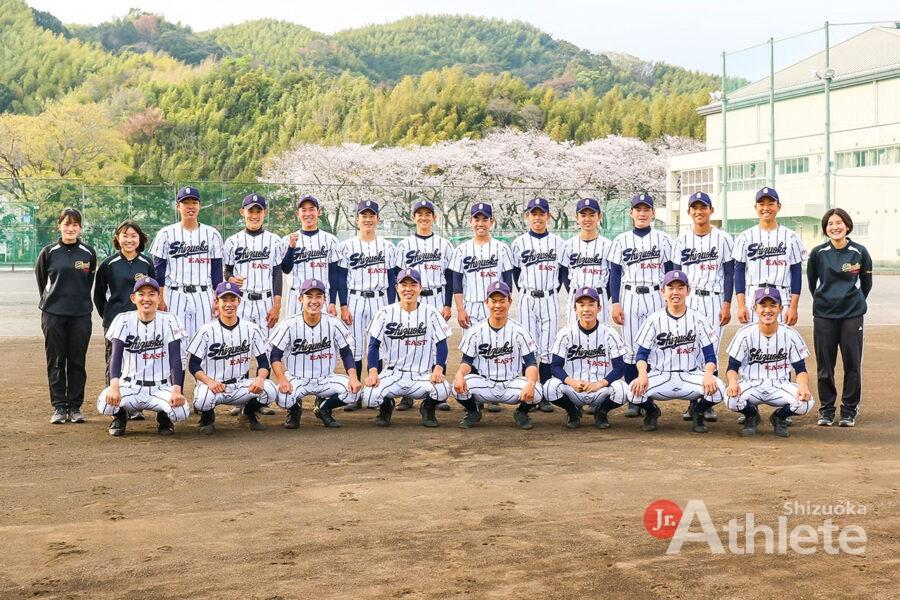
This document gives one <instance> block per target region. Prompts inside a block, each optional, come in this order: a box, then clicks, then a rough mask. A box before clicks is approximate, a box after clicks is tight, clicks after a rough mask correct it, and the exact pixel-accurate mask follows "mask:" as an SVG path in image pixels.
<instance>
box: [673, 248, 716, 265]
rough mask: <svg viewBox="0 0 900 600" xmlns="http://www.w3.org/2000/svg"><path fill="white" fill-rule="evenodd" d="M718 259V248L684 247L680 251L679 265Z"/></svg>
mask: <svg viewBox="0 0 900 600" xmlns="http://www.w3.org/2000/svg"><path fill="white" fill-rule="evenodd" d="M713 260H719V249H718V248H712V249H710V250H703V251H700V250H696V249H694V248H685V249H684V250H682V251H681V265H682V266H684V265H693V264H696V263H701V262H709V261H713Z"/></svg>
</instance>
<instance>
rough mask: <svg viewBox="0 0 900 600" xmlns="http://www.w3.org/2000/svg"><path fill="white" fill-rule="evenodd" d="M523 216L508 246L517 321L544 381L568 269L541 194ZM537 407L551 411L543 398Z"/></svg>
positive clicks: (557, 324) (562, 245)
mask: <svg viewBox="0 0 900 600" xmlns="http://www.w3.org/2000/svg"><path fill="white" fill-rule="evenodd" d="M525 216H526V218H527V220H528V224H529V230H528V232H526V233H524V234H522V235H520V236H519V237H517V238H516V239H515V240H513V243H512V244H511V247H510V249H511V251H512V259H513V280H514V281H515V282H516V287H517V288H518V290H519V301H518V302H519V306H518V321H519V323H521V324H522V325H524V326H525V328H526V329H527V330H528V333H530V334H531V337H532V338H534V341H535V342H536V343H537V345H538V357H537V358H538V373H539V375H540V379H541V385H543V384H545V383H547V381H548V380H549V379H550V347H551V346H552V345H553V338H554V337H555V336H556V333H557V331H558V330H559V302H558V301H557V300H558V293H559V289H560V288H561V287H562V285H563V283H564V282H565V281H567V280H568V269H566V267H564V266H563V264H562V261H563V255H564V254H565V244H564V242H563V241H562V238H561V237H559V236H558V235H556V234H553V233H550V232H549V231H547V220H548V219H549V218H550V203H549V202H547V200H545V199H544V198H533V199H531V200H529V201H528V205H527V206H526V208H525ZM554 296H555V297H554ZM538 409H539V410H541V411H542V412H553V405H551V404H550V402H548V401H547V399H546V398H544V399H543V400H541V402H540V404H539V405H538Z"/></svg>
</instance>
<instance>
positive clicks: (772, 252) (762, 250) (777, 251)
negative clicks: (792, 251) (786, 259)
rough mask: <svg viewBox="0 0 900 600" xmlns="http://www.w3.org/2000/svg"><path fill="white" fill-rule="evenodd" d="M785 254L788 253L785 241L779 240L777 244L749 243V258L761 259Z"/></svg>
mask: <svg viewBox="0 0 900 600" xmlns="http://www.w3.org/2000/svg"><path fill="white" fill-rule="evenodd" d="M785 254H787V246H786V245H785V243H784V242H779V243H778V245H777V246H764V245H763V244H748V245H747V258H749V259H750V260H760V259H763V258H768V257H770V256H784V255H785Z"/></svg>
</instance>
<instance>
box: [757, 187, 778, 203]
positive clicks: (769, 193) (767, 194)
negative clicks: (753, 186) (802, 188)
mask: <svg viewBox="0 0 900 600" xmlns="http://www.w3.org/2000/svg"><path fill="white" fill-rule="evenodd" d="M763 198H771V199H772V200H774V201H775V202H779V203H780V202H781V198H779V197H778V192H776V191H775V188H770V187H764V188H763V189H761V190H759V191H758V192H756V201H757V202H759V201H760V200H762V199H763Z"/></svg>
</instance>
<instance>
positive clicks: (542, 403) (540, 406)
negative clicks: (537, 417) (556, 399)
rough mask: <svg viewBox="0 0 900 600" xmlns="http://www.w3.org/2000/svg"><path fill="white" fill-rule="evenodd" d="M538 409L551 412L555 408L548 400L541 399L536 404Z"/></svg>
mask: <svg viewBox="0 0 900 600" xmlns="http://www.w3.org/2000/svg"><path fill="white" fill-rule="evenodd" d="M538 410H539V411H541V412H545V413H552V412H553V411H554V410H556V408H554V407H553V405H552V404H550V401H549V400H541V401H540V403H539V404H538Z"/></svg>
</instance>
